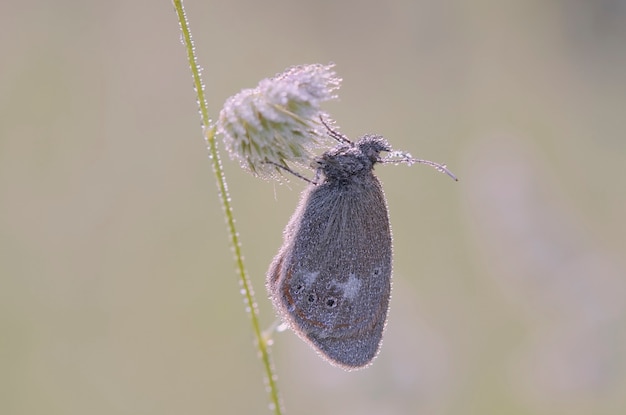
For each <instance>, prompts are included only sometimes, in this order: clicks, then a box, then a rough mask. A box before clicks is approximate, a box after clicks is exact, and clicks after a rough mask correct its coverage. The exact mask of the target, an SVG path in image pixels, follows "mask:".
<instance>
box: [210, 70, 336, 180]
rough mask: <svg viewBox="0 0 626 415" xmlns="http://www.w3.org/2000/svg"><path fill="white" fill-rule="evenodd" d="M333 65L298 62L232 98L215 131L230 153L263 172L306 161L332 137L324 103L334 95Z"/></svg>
mask: <svg viewBox="0 0 626 415" xmlns="http://www.w3.org/2000/svg"><path fill="white" fill-rule="evenodd" d="M333 66H334V65H332V64H330V65H320V64H314V65H301V66H294V67H291V68H289V69H287V70H286V71H284V72H282V73H280V74H277V75H275V76H274V77H273V78H268V79H264V80H262V81H261V82H260V83H259V85H257V87H256V88H252V89H244V90H242V91H241V92H239V93H238V94H237V95H234V96H232V97H230V98H228V100H226V103H225V104H224V108H223V109H222V111H221V112H220V116H219V119H218V121H217V131H218V133H219V134H221V135H222V138H223V140H224V144H225V146H226V150H227V151H228V153H229V154H230V156H231V158H233V159H236V160H238V161H239V162H240V164H241V166H242V167H243V168H245V169H246V170H248V171H250V172H251V173H253V174H255V175H258V176H261V177H277V176H278V175H277V173H282V171H281V169H280V168H279V167H277V165H278V166H283V167H289V165H293V164H296V165H301V166H308V165H309V163H310V162H311V160H312V159H313V157H314V153H313V151H314V150H315V149H316V148H317V147H319V146H321V145H322V144H323V143H324V142H326V141H327V140H328V134H327V131H326V129H325V128H324V126H323V125H322V123H321V122H320V117H321V116H325V114H324V113H323V112H322V111H321V109H320V105H321V103H322V102H324V101H328V100H331V99H334V98H336V95H335V91H336V90H337V89H338V88H339V86H340V83H341V79H339V78H338V77H337V75H336V73H335V71H334V70H333Z"/></svg>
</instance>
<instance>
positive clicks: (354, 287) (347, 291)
mask: <svg viewBox="0 0 626 415" xmlns="http://www.w3.org/2000/svg"><path fill="white" fill-rule="evenodd" d="M362 284H363V283H362V282H361V280H360V279H358V278H357V277H356V275H354V274H350V276H349V277H348V281H346V282H341V283H340V282H336V281H335V286H337V287H339V288H341V290H342V291H343V298H347V299H348V300H353V299H354V297H356V295H357V294H358V292H359V289H360V288H361V285H362Z"/></svg>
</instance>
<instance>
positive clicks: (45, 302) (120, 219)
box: [0, 0, 626, 415]
mask: <svg viewBox="0 0 626 415" xmlns="http://www.w3.org/2000/svg"><path fill="white" fill-rule="evenodd" d="M186 7H187V13H188V16H189V19H190V23H191V28H192V31H193V34H194V37H195V41H196V49H197V52H198V55H199V60H200V63H201V64H202V66H203V67H204V80H205V83H206V87H207V93H208V100H209V107H210V110H211V112H212V114H213V117H215V116H216V115H217V113H218V111H219V110H220V108H221V104H222V103H223V102H224V100H225V99H226V98H227V97H228V96H230V95H232V94H235V93H236V92H238V91H239V90H240V89H241V88H244V87H253V86H255V85H256V84H257V82H258V81H259V80H260V79H262V78H264V77H268V76H271V75H273V74H275V73H277V72H279V71H282V70H283V69H284V68H286V67H288V66H290V65H293V64H301V63H328V62H331V61H332V62H335V63H336V65H337V66H336V70H337V72H338V74H339V76H341V77H342V78H343V79H344V83H343V87H342V89H341V90H340V91H339V94H340V100H339V101H337V102H333V103H329V104H328V105H326V106H325V109H326V110H327V111H328V112H330V113H331V114H332V116H333V117H334V118H335V119H336V120H337V123H338V125H339V126H340V127H341V130H342V132H344V133H345V134H347V135H349V136H351V137H358V136H359V135H361V134H364V133H368V132H371V133H379V134H383V135H385V136H386V137H387V138H388V139H389V140H390V142H391V143H392V144H393V145H394V146H395V147H396V148H398V149H402V150H405V151H410V152H411V153H413V154H414V155H415V156H417V157H422V158H427V159H431V160H435V161H440V162H446V163H447V164H448V166H449V167H450V169H451V170H452V171H454V172H455V173H456V174H457V175H458V176H459V177H460V179H461V181H460V182H459V183H454V182H453V181H451V180H449V179H448V178H447V177H446V176H444V175H441V174H437V172H436V171H434V170H432V169H430V168H427V167H424V166H419V165H417V166H413V167H406V166H381V167H379V168H378V169H377V173H378V175H379V177H380V178H381V180H382V181H383V183H384V186H385V191H386V195H387V198H388V204H389V209H390V215H391V222H392V227H393V230H394V245H395V262H394V267H395V268H394V289H393V296H392V302H391V310H390V319H389V323H388V327H387V332H386V336H385V340H384V343H383V348H382V352H381V354H380V356H379V357H378V359H377V360H376V361H375V363H374V365H373V366H372V367H370V368H368V369H366V370H362V371H358V372H352V373H346V372H343V371H341V370H340V369H337V368H334V367H331V366H329V365H328V364H327V363H325V362H324V361H322V360H321V359H320V358H318V357H317V356H316V354H315V353H314V352H313V351H312V350H310V349H309V348H308V347H307V346H306V345H304V344H303V343H302V342H301V341H300V340H299V339H297V338H296V337H295V336H294V335H293V334H292V333H290V332H283V333H278V334H276V335H275V345H274V347H273V352H274V360H275V366H276V368H277V372H278V376H279V387H280V389H281V392H282V395H283V398H284V403H285V406H286V408H287V411H288V413H292V414H319V413H326V414H378V415H380V414H410V413H411V414H412V413H419V414H435V415H436V414H485V413H506V414H546V415H548V414H549V415H559V414H568V415H572V414H573V415H576V414H581V415H582V414H596V415H601V414H623V413H625V412H626V301H625V300H626V258H625V255H624V254H625V253H626V237H625V236H626V220H624V214H625V213H626V167H625V165H626V137H625V131H626V46H625V45H626V24H624V22H626V2H625V1H623V0H598V1H584V0H560V1H559V0H552V1H544V0H530V1H524V0H509V1H502V2H495V1H493V2H490V1H480V0H473V1H460V0H456V1H448V2H439V1H434V0H422V1H402V0H390V1H385V2H382V1H317V2H305V1H278V0H269V1H263V2H259V1H256V0H233V1H228V2H227V1H220V2H217V1H211V0H208V1H196V0H189V1H187V2H186ZM2 9H3V10H2V13H1V14H0V60H1V61H0V62H1V64H0V198H1V200H0V413H2V414H6V415H12V414H43V413H45V414H64V415H71V414H81V415H82V414H92V415H95V414H172V413H185V414H207V413H215V414H217V413H228V414H252V413H254V414H263V413H269V412H268V410H267V407H268V400H267V396H266V392H265V386H264V383H263V371H262V367H261V363H260V361H259V360H258V359H257V356H256V353H257V352H256V350H255V348H254V346H253V336H252V332H251V326H250V322H249V317H248V315H247V314H246V312H245V310H244V306H243V304H242V297H241V295H240V293H239V290H240V288H239V284H238V281H237V277H236V274H235V270H234V269H235V267H234V262H233V259H232V255H231V251H230V247H229V244H228V236H227V233H226V229H225V225H224V218H223V215H222V212H221V207H220V202H219V199H218V197H217V190H216V188H215V179H214V177H213V176H212V172H211V167H210V164H209V161H208V159H207V152H206V148H205V143H204V142H203V140H202V136H201V129H200V122H199V117H198V113H197V106H196V102H195V95H194V91H193V89H192V83H191V76H190V72H189V69H188V67H187V62H186V56H185V50H184V48H183V46H182V44H181V42H180V33H179V28H178V23H177V20H176V15H175V13H174V10H173V7H172V5H171V4H170V2H168V1H161V2H155V1H135V2H127V1H107V2H100V1H80V2H79V1H56V2H49V1H44V0H32V1H25V2H9V3H6V4H5V5H4V6H3V8H2ZM223 158H224V160H223V161H224V168H225V170H226V175H227V180H228V184H229V188H230V191H231V195H232V202H233V206H234V210H235V214H236V216H237V225H238V230H239V232H240V236H241V239H242V243H243V250H244V254H245V257H246V265H247V267H248V270H249V272H250V277H251V280H252V282H253V284H254V286H255V287H256V291H257V300H258V303H259V304H258V305H259V308H260V311H261V320H262V323H263V325H264V326H265V327H269V326H270V325H271V324H272V322H273V321H274V314H273V311H272V309H271V307H270V304H269V302H268V300H267V299H266V295H265V290H264V274H265V271H266V269H267V267H268V264H269V263H270V261H271V259H272V257H273V255H274V254H275V253H276V250H277V249H278V247H279V245H280V243H281V232H282V229H283V227H284V225H285V224H286V222H287V220H288V218H289V216H290V214H291V213H292V211H293V210H294V208H295V205H296V202H297V199H298V195H299V192H300V191H301V190H302V188H303V187H304V185H303V184H302V183H299V182H297V181H292V182H291V183H290V184H289V185H279V184H276V183H270V182H266V181H262V180H259V179H256V178H254V177H252V176H250V175H248V174H246V173H245V172H243V171H241V170H240V169H239V167H238V165H237V164H236V163H234V162H231V161H230V160H228V158H227V157H226V156H223Z"/></svg>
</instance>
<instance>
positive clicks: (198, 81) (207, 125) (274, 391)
mask: <svg viewBox="0 0 626 415" xmlns="http://www.w3.org/2000/svg"><path fill="white" fill-rule="evenodd" d="M173 2H174V7H175V9H176V14H177V15H178V21H179V23H180V29H181V31H182V34H183V41H184V44H185V49H186V50H187V59H188V61H189V66H190V67H191V73H192V75H193V82H194V86H195V89H196V94H197V96H198V105H199V106H200V116H201V118H202V125H203V129H204V138H205V140H206V142H207V146H208V150H209V157H210V159H211V163H212V165H213V172H214V173H215V178H216V180H217V187H218V190H219V195H220V199H221V202H222V207H223V208H224V214H225V215H226V224H227V227H228V233H229V234H230V242H231V244H232V246H233V252H234V254H235V262H236V264H237V271H238V274H239V280H240V282H241V285H242V287H243V295H244V297H245V302H246V306H247V307H246V308H247V309H248V310H250V319H251V320H252V328H253V331H254V336H255V337H256V343H257V347H258V349H259V352H260V355H261V360H262V361H263V366H264V368H265V373H266V376H267V382H268V389H269V394H270V402H271V409H272V410H273V411H274V413H275V414H276V415H280V414H281V413H282V405H281V399H280V395H279V393H278V386H277V384H276V375H275V374H274V370H273V366H272V362H271V356H270V351H269V348H268V343H267V341H266V340H265V338H264V337H263V334H262V332H261V328H260V324H259V311H258V308H257V304H256V301H255V299H254V290H253V288H252V284H251V282H250V280H249V278H248V276H247V274H246V269H245V267H244V263H243V255H242V253H241V244H240V242H239V237H238V236H237V230H236V228H235V220H234V217H233V211H232V207H231V204H230V200H231V199H230V197H229V195H228V188H227V186H226V180H225V178H224V171H223V169H222V164H221V161H220V157H219V153H218V150H217V145H216V143H215V125H214V124H212V123H211V120H210V119H209V115H208V110H207V104H206V98H205V96H204V87H203V85H204V84H203V83H202V78H201V76H200V68H199V66H198V62H197V59H196V55H195V51H194V45H193V40H192V38H191V31H190V29H189V24H188V22H187V17H186V15H185V10H184V7H183V2H182V0H173Z"/></svg>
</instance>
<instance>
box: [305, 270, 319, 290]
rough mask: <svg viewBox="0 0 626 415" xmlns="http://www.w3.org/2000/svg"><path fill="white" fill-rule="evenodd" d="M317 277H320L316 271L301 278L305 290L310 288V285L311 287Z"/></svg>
mask: <svg viewBox="0 0 626 415" xmlns="http://www.w3.org/2000/svg"><path fill="white" fill-rule="evenodd" d="M319 275H320V272H319V271H316V272H307V273H306V274H304V275H303V276H302V280H303V281H304V285H306V288H307V289H309V288H311V285H313V283H314V282H315V280H316V279H317V277H318V276H319Z"/></svg>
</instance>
